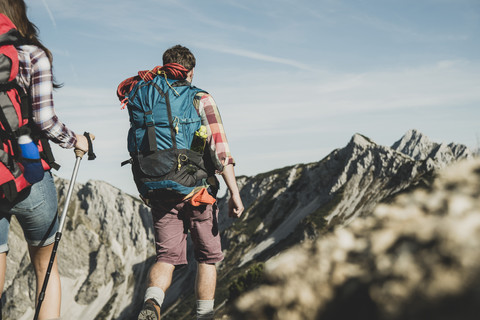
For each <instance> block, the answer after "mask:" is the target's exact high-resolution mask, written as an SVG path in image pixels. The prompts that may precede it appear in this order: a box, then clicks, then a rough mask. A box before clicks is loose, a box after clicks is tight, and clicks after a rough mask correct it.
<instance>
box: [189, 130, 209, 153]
mask: <svg viewBox="0 0 480 320" xmlns="http://www.w3.org/2000/svg"><path fill="white" fill-rule="evenodd" d="M207 138H208V134H207V127H205V126H200V128H199V129H198V130H197V131H195V135H194V136H193V140H192V144H191V146H190V150H193V151H196V152H199V153H203V149H205V142H206V141H207Z"/></svg>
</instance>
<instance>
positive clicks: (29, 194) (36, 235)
mask: <svg viewBox="0 0 480 320" xmlns="http://www.w3.org/2000/svg"><path fill="white" fill-rule="evenodd" d="M12 215H15V217H16V218H17V220H18V222H19V223H20V226H21V227H22V229H23V234H24V236H25V240H27V243H28V244H29V245H30V246H33V247H43V246H47V245H49V244H52V243H53V242H54V241H55V234H56V233H57V230H58V215H57V191H56V189H55V184H54V183H53V177H52V174H51V173H50V171H46V172H45V175H44V177H43V180H42V181H39V182H37V183H35V184H33V185H32V186H31V187H30V188H29V189H27V190H24V191H22V192H21V193H20V195H19V197H18V198H17V200H16V201H15V202H13V203H10V202H8V201H6V200H4V199H2V200H0V253H2V252H8V231H9V228H10V219H11V217H12Z"/></svg>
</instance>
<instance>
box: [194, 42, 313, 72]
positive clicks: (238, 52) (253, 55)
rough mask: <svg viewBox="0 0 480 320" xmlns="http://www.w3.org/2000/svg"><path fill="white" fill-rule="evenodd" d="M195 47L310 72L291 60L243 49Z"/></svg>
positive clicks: (197, 44)
mask: <svg viewBox="0 0 480 320" xmlns="http://www.w3.org/2000/svg"><path fill="white" fill-rule="evenodd" d="M195 46H197V47H200V48H203V49H210V50H213V51H216V52H222V53H227V54H232V55H235V56H239V57H245V58H250V59H254V60H259V61H267V62H273V63H278V64H283V65H288V66H291V67H295V68H298V69H301V70H310V68H309V66H308V65H306V64H304V63H301V62H298V61H295V60H291V59H285V58H280V57H275V56H270V55H266V54H263V53H259V52H254V51H250V50H245V49H239V48H232V47H226V46H223V45H217V46H215V45H210V44H209V45H204V44H202V43H195Z"/></svg>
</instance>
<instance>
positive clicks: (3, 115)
mask: <svg viewBox="0 0 480 320" xmlns="http://www.w3.org/2000/svg"><path fill="white" fill-rule="evenodd" d="M21 41H22V38H21V36H20V34H19V32H18V31H17V29H16V27H15V25H14V24H13V23H12V22H11V21H10V19H8V17H6V16H5V15H3V14H0V199H2V198H6V199H7V200H9V201H13V200H14V199H15V198H16V197H17V195H18V193H19V192H20V191H22V190H24V189H25V188H28V187H30V186H31V184H30V182H28V181H27V180H26V179H25V177H24V174H23V171H24V166H23V164H22V160H25V159H24V158H23V157H22V152H21V150H20V146H19V144H18V141H17V138H18V137H20V136H22V135H25V134H28V135H30V136H31V138H32V140H33V141H34V143H35V144H36V145H37V147H38V151H39V153H40V159H39V160H37V161H41V164H42V167H43V169H44V170H49V169H50V168H55V169H58V167H59V166H58V165H57V164H56V163H55V159H54V158H53V154H52V151H51V149H50V146H49V144H48V140H47V139H46V138H45V137H42V135H41V132H40V131H39V129H38V128H37V126H36V125H35V124H34V123H33V121H31V107H30V102H29V98H28V96H27V94H26V93H25V91H24V90H23V89H22V88H21V87H20V86H19V85H18V84H17V81H16V80H15V79H16V77H17V74H18V70H19V61H18V52H17V50H16V48H15V45H16V44H17V45H18V44H20V43H21ZM29 161H31V160H29Z"/></svg>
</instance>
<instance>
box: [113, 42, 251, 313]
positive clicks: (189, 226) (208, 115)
mask: <svg viewBox="0 0 480 320" xmlns="http://www.w3.org/2000/svg"><path fill="white" fill-rule="evenodd" d="M195 62H196V61H195V57H194V55H193V54H192V52H191V51H190V50H189V49H188V48H185V47H183V46H180V45H177V46H174V47H172V48H170V49H168V50H166V51H165V53H164V54H163V66H158V67H155V68H153V69H152V70H147V71H140V72H139V73H138V75H137V76H135V77H131V78H129V79H126V80H125V81H123V82H122V83H121V84H120V85H119V87H118V91H117V95H118V97H119V99H120V100H121V101H122V103H123V104H124V105H126V106H127V107H128V111H129V115H130V122H131V127H130V131H129V135H128V148H129V151H130V155H131V157H132V158H131V159H130V160H128V161H126V162H125V163H131V164H132V171H133V176H134V179H135V182H136V184H137V187H138V190H139V192H140V195H141V197H142V198H143V199H144V201H145V202H146V203H147V204H148V205H150V206H151V207H152V214H153V225H154V229H155V232H154V233H155V243H156V251H157V256H156V263H155V264H154V265H153V266H152V268H151V269H150V273H149V276H148V285H147V290H146V293H145V296H144V305H143V309H142V310H141V312H140V314H139V316H138V319H139V320H146V319H151V320H156V319H160V307H161V305H162V303H163V300H164V296H165V291H166V290H167V289H168V288H169V287H170V284H171V282H172V275H173V271H174V270H175V268H176V267H181V266H184V265H186V264H187V247H186V246H187V232H188V230H189V231H190V234H191V237H192V240H193V243H194V253H195V259H196V260H197V267H198V268H197V276H196V283H195V293H196V297H197V317H198V319H213V313H214V312H213V311H214V309H213V307H214V296H215V287H216V267H215V263H217V262H219V261H221V260H223V254H222V249H221V244H220V235H219V232H218V224H217V221H218V207H217V203H216V193H217V191H218V180H217V179H216V177H215V174H216V173H217V174H220V175H221V176H222V177H223V179H224V181H225V183H226V185H227V188H228V190H229V192H230V201H229V215H230V216H232V217H236V218H238V217H240V215H241V214H242V212H243V210H244V207H243V203H242V200H241V198H240V193H239V189H238V187H237V183H236V178H235V172H234V169H233V166H234V164H235V162H234V160H233V158H232V156H231V154H230V149H229V146H228V143H227V139H226V136H225V131H224V128H223V124H222V120H221V118H220V114H219V112H218V108H217V106H216V104H215V101H214V100H213V98H212V96H211V95H210V94H208V93H207V92H205V91H203V90H201V89H198V88H196V87H194V86H192V85H191V82H192V78H193V73H194V67H195Z"/></svg>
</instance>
